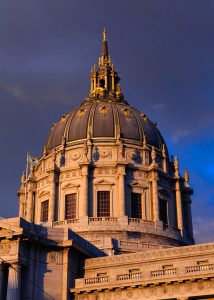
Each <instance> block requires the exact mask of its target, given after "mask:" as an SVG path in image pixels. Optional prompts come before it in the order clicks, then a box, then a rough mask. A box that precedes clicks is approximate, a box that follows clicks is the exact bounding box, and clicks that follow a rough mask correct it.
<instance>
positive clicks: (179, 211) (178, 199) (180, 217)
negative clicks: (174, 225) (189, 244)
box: [175, 180, 183, 231]
mask: <svg viewBox="0 0 214 300" xmlns="http://www.w3.org/2000/svg"><path fill="white" fill-rule="evenodd" d="M175 191H176V210H177V221H178V228H179V229H180V230H181V231H182V230H183V214H182V201H181V190H180V183H179V180H177V181H176V184H175Z"/></svg>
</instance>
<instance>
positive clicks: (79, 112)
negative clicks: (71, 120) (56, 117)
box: [77, 107, 87, 119]
mask: <svg viewBox="0 0 214 300" xmlns="http://www.w3.org/2000/svg"><path fill="white" fill-rule="evenodd" d="M86 111H87V108H85V107H82V108H81V109H80V110H79V111H78V113H77V115H78V118H79V119H82V118H83V117H84V115H85V113H86Z"/></svg>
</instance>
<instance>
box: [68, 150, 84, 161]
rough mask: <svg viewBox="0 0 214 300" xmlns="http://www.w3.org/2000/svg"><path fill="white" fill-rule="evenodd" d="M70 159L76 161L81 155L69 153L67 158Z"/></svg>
mask: <svg viewBox="0 0 214 300" xmlns="http://www.w3.org/2000/svg"><path fill="white" fill-rule="evenodd" d="M69 157H70V159H71V160H78V159H79V158H80V157H81V153H80V152H78V151H77V152H73V153H71V154H70V155H69V156H68V158H69Z"/></svg>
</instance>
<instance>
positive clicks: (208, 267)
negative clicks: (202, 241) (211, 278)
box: [186, 264, 214, 273]
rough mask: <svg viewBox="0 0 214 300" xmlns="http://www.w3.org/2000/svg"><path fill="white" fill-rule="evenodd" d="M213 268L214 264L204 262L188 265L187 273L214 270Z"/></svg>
mask: <svg viewBox="0 0 214 300" xmlns="http://www.w3.org/2000/svg"><path fill="white" fill-rule="evenodd" d="M213 270H214V264H204V265H197V266H188V267H186V273H193V272H201V271H213Z"/></svg>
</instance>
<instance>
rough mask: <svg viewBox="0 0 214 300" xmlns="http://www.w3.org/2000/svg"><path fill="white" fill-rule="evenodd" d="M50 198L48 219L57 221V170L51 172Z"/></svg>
mask: <svg viewBox="0 0 214 300" xmlns="http://www.w3.org/2000/svg"><path fill="white" fill-rule="evenodd" d="M50 177H51V178H50V181H51V186H50V198H49V207H48V221H49V222H53V221H55V201H56V184H55V171H53V173H52V174H50Z"/></svg>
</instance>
